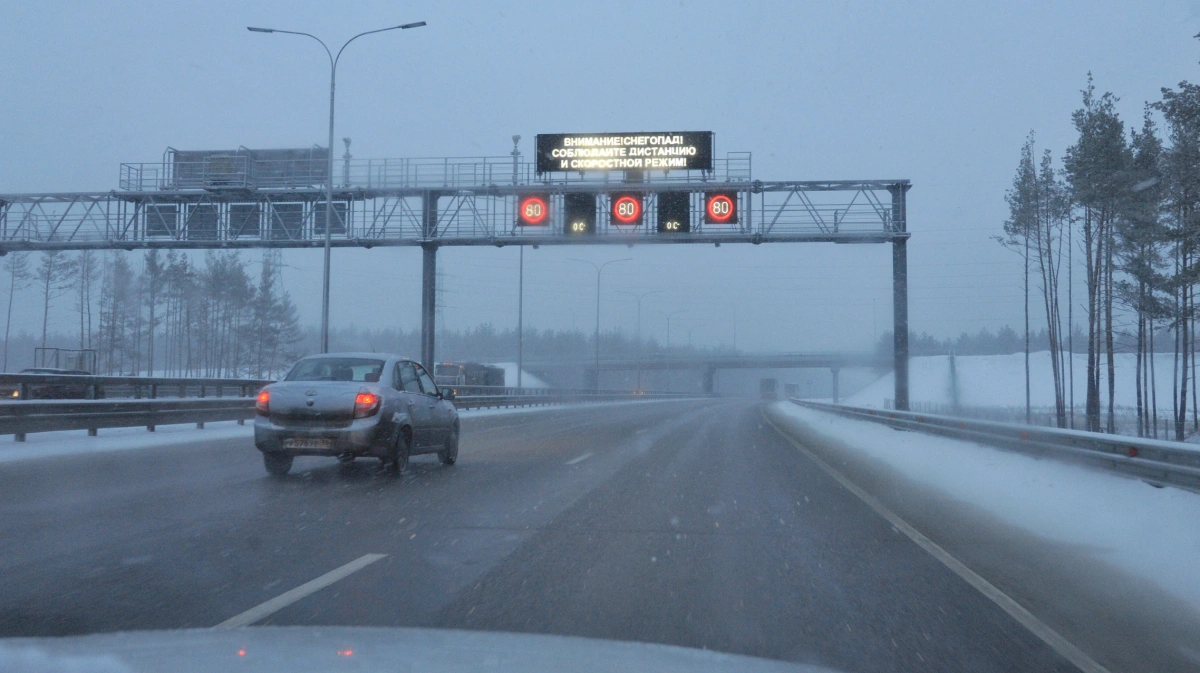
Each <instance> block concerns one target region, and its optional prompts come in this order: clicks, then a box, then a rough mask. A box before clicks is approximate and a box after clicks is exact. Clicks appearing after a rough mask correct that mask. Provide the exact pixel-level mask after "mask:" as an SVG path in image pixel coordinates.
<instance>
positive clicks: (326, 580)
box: [213, 554, 387, 629]
mask: <svg viewBox="0 0 1200 673" xmlns="http://www.w3.org/2000/svg"><path fill="white" fill-rule="evenodd" d="M385 556H387V554H365V555H363V556H360V557H358V558H356V559H354V560H353V561H351V562H349V563H347V564H346V565H344V566H342V567H340V568H335V569H334V570H330V571H329V572H327V573H325V574H324V575H321V576H320V577H318V578H317V579H315V580H312V581H311V582H305V583H304V584H301V585H300V586H298V587H296V588H295V589H292V590H291V591H288V592H285V593H282V594H280V595H278V596H276V597H275V598H272V599H271V600H269V601H267V602H266V603H263V604H261V605H256V606H254V607H252V608H250V609H249V610H247V611H245V612H243V613H242V614H240V615H237V616H234V617H230V618H229V619H226V620H225V621H223V622H221V623H220V624H217V625H216V626H214V627H213V628H214V629H235V628H237V627H239V626H249V625H251V624H253V623H255V622H258V621H262V620H263V619H266V618H267V617H269V616H271V615H273V614H275V613H276V612H279V611H280V610H282V609H284V608H286V607H287V606H289V605H291V604H292V603H295V602H296V601H298V600H300V599H301V598H305V597H307V596H311V595H312V594H315V593H316V592H318V591H320V590H321V589H324V588H325V587H327V586H329V585H330V584H333V583H334V582H337V581H338V580H342V579H345V578H346V577H349V576H350V575H353V574H354V573H356V572H358V571H359V570H362V569H363V568H366V567H367V566H369V565H371V564H372V563H374V562H376V561H378V560H379V559H381V558H383V557H385Z"/></svg>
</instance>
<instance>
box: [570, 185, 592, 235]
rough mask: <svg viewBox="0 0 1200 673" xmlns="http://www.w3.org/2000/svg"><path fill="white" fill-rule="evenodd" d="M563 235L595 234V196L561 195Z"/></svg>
mask: <svg viewBox="0 0 1200 673" xmlns="http://www.w3.org/2000/svg"><path fill="white" fill-rule="evenodd" d="M563 233H564V234H566V235H568V236H586V235H590V234H594V233H596V195H595V194H564V195H563Z"/></svg>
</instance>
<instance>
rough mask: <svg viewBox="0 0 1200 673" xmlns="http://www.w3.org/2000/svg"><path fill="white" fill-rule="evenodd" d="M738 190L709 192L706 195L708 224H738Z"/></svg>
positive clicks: (705, 210) (705, 209) (705, 217)
mask: <svg viewBox="0 0 1200 673" xmlns="http://www.w3.org/2000/svg"><path fill="white" fill-rule="evenodd" d="M737 221H738V212H737V192H709V193H707V194H705V195H704V222H705V223H706V224H736V223H737Z"/></svg>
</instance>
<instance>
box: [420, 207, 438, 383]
mask: <svg viewBox="0 0 1200 673" xmlns="http://www.w3.org/2000/svg"><path fill="white" fill-rule="evenodd" d="M438 196H439V194H438V193H437V192H433V191H427V192H425V194H424V195H422V199H421V228H422V230H423V231H422V234H423V236H422V238H424V239H425V240H426V242H425V243H422V244H421V364H422V365H424V366H425V369H426V370H428V371H429V372H430V374H431V375H432V373H433V364H434V362H435V359H436V352H435V348H434V343H435V341H434V335H435V334H436V333H437V330H436V327H437V325H436V323H435V319H436V317H437V249H438V246H437V243H433V242H431V241H432V239H433V238H435V237H436V236H437V201H438Z"/></svg>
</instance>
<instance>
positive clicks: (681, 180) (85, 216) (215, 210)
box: [0, 153, 911, 409]
mask: <svg viewBox="0 0 1200 673" xmlns="http://www.w3.org/2000/svg"><path fill="white" fill-rule="evenodd" d="M715 163H716V169H715V170H714V171H711V172H699V171H678V172H675V173H663V174H661V175H658V174H657V173H655V174H650V173H646V174H638V175H633V174H629V173H620V172H614V173H601V174H593V173H588V174H553V175H549V174H542V175H539V174H536V173H534V170H533V166H532V164H530V163H522V162H519V161H513V160H512V159H508V158H504V157H483V158H477V159H475V158H469V159H394V160H358V161H355V162H345V163H344V164H343V165H342V166H339V169H340V170H339V171H337V173H335V175H334V184H335V189H334V192H333V200H334V203H333V217H332V225H331V227H330V228H331V232H330V233H331V238H332V245H333V246H336V247H365V248H371V247H375V246H420V247H421V248H422V249H423V251H424V256H423V261H424V269H423V270H424V273H423V274H422V276H423V279H424V282H423V288H422V332H423V338H422V360H423V361H424V362H425V363H426V365H427V366H432V364H433V361H434V356H433V352H434V344H433V334H434V330H433V319H434V318H433V313H434V311H433V307H434V283H435V280H436V271H435V270H436V252H437V249H438V248H439V247H441V246H472V245H474V246H479V245H493V246H505V245H534V246H537V245H589V244H591V245H595V244H650V243H655V244H657V243H709V244H716V245H720V244H721V243H753V244H760V243H783V242H792V243H801V242H832V243H891V244H892V247H893V265H892V266H893V294H894V298H895V302H894V316H895V322H896V324H895V331H894V334H895V338H896V343H895V367H896V408H898V409H905V408H907V399H908V390H907V388H908V386H907V381H908V372H907V368H908V298H907V252H906V243H907V239H908V237H909V234H908V231H907V213H906V196H905V195H906V193H907V192H908V190H909V188H910V187H911V184H910V183H909V181H908V180H901V179H897V180H824V181H763V180H755V179H752V177H751V175H750V156H749V153H730V154H729V155H727V157H726V158H725V159H722V160H718V161H716V162H715ZM182 168H188V170H182ZM235 168H236V167H235ZM253 177H254V176H251V175H250V174H249V173H240V172H237V171H231V170H230V168H229V167H227V166H226V167H223V168H222V172H220V173H215V172H209V173H205V172H204V171H202V170H198V169H195V168H191V167H181V166H179V165H178V162H176V163H175V164H171V163H167V162H165V161H164V162H163V163H161V164H124V165H122V167H121V176H120V178H121V179H120V184H121V187H122V189H120V190H114V191H109V192H98V193H95V192H93V193H47V194H0V255H3V254H7V253H8V252H10V251H32V250H82V249H123V250H135V249H147V248H175V249H213V248H216V249H221V248H314V247H320V246H322V245H324V238H325V230H324V227H325V207H326V205H325V194H324V185H322V184H311V185H303V186H300V187H289V188H281V187H279V186H278V185H271V184H270V183H269V182H268V183H262V184H260V183H258V182H255V181H254V179H252V178H253ZM320 177H322V178H323V177H324V176H323V175H322V176H320ZM259 180H260V182H261V179H259ZM580 192H584V193H590V194H594V195H596V218H595V221H596V229H595V231H594V232H593V233H591V234H588V235H570V234H568V233H566V229H567V227H565V226H564V224H565V221H564V215H563V213H564V212H565V208H564V196H565V195H566V194H570V193H580ZM668 192H682V193H688V194H690V195H691V196H690V201H689V205H690V207H689V211H690V222H689V225H690V226H689V229H690V231H687V232H686V233H680V232H660V231H659V229H658V227H657V199H658V196H659V195H660V194H663V193H668ZM707 192H731V193H735V194H736V195H737V201H738V203H737V205H738V221H737V223H736V224H708V223H705V218H704V194H705V193H707ZM616 193H637V194H641V195H643V204H644V215H643V217H642V221H641V223H640V224H639V225H637V226H628V225H618V224H616V223H615V222H613V221H611V219H610V218H609V217H608V215H607V214H608V209H609V206H610V203H609V201H610V198H611V197H612V195H614V194H616ZM530 194H539V195H544V196H548V197H549V206H550V217H549V218H548V220H547V221H546V223H545V225H544V226H536V227H535V226H519V225H518V219H517V212H516V211H517V203H518V202H519V201H520V199H521V198H522V197H523V196H526V195H530Z"/></svg>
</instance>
